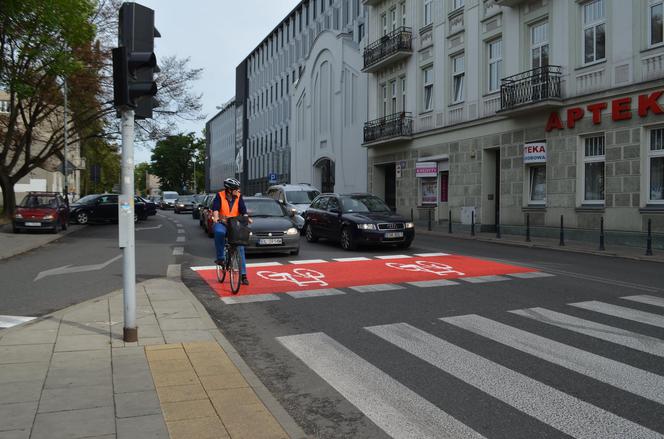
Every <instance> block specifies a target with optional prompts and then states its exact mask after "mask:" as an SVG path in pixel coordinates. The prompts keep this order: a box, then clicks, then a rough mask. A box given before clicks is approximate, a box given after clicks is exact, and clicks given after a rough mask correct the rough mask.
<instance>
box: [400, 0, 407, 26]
mask: <svg viewBox="0 0 664 439" xmlns="http://www.w3.org/2000/svg"><path fill="white" fill-rule="evenodd" d="M399 9H400V10H401V26H403V27H406V2H401V4H400V6H399Z"/></svg>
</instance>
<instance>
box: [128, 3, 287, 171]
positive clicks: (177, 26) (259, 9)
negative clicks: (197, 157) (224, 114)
mask: <svg viewBox="0 0 664 439" xmlns="http://www.w3.org/2000/svg"><path fill="white" fill-rule="evenodd" d="M137 2H138V3H140V4H142V5H144V6H147V7H149V8H152V9H154V11H155V26H156V28H157V29H158V30H159V33H161V38H157V39H156V40H155V53H156V55H157V62H159V57H160V56H162V57H163V56H167V55H176V56H177V57H178V58H185V57H190V58H191V61H190V67H192V68H202V69H203V74H202V76H201V79H200V80H198V81H197V82H196V83H195V84H194V87H193V89H194V91H195V92H196V93H197V94H202V95H203V97H202V104H203V114H205V115H206V119H205V120H207V119H209V118H210V117H212V116H214V115H215V114H216V113H217V112H218V111H219V110H217V109H216V107H217V106H221V105H223V104H224V103H226V102H228V100H229V99H231V98H232V97H233V95H234V94H235V67H237V65H238V64H239V63H240V62H241V61H242V60H243V59H244V58H245V57H246V56H247V55H248V54H249V52H250V51H251V50H252V49H254V48H255V47H256V46H257V45H258V43H260V42H261V41H262V40H263V38H265V36H266V35H267V33H268V32H270V31H271V30H272V29H274V27H275V26H276V25H277V24H278V23H279V21H281V19H283V18H284V17H285V16H286V14H288V13H289V12H290V11H291V10H292V9H293V8H294V7H295V6H296V5H297V4H298V3H299V0H189V1H187V2H183V1H182V0H137ZM205 120H202V121H200V122H187V121H182V122H181V123H180V126H178V130H179V131H182V132H185V133H188V132H192V131H193V132H195V133H196V134H197V135H199V136H202V131H203V128H205ZM151 147H152V146H150V147H147V146H145V147H140V148H137V149H136V155H135V161H136V163H140V162H149V161H150V155H151V152H150V149H149V148H151Z"/></svg>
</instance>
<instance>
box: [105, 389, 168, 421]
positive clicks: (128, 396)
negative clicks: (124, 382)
mask: <svg viewBox="0 0 664 439" xmlns="http://www.w3.org/2000/svg"><path fill="white" fill-rule="evenodd" d="M158 414H161V405H160V404H159V397H158V396H157V392H155V391H154V390H144V391H141V392H131V393H121V394H117V395H115V416H116V417H118V418H131V417H135V416H146V415H158Z"/></svg>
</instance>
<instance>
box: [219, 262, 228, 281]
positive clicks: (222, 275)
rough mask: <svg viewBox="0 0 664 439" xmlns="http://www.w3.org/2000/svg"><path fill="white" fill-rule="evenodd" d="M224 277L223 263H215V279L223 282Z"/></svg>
mask: <svg viewBox="0 0 664 439" xmlns="http://www.w3.org/2000/svg"><path fill="white" fill-rule="evenodd" d="M224 279H226V268H225V267H224V266H223V265H219V264H217V281H218V282H219V283H223V282H224Z"/></svg>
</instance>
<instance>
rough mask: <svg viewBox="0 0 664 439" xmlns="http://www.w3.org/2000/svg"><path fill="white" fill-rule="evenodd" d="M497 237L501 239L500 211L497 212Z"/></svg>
mask: <svg viewBox="0 0 664 439" xmlns="http://www.w3.org/2000/svg"><path fill="white" fill-rule="evenodd" d="M496 238H498V239H500V211H497V212H496Z"/></svg>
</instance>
